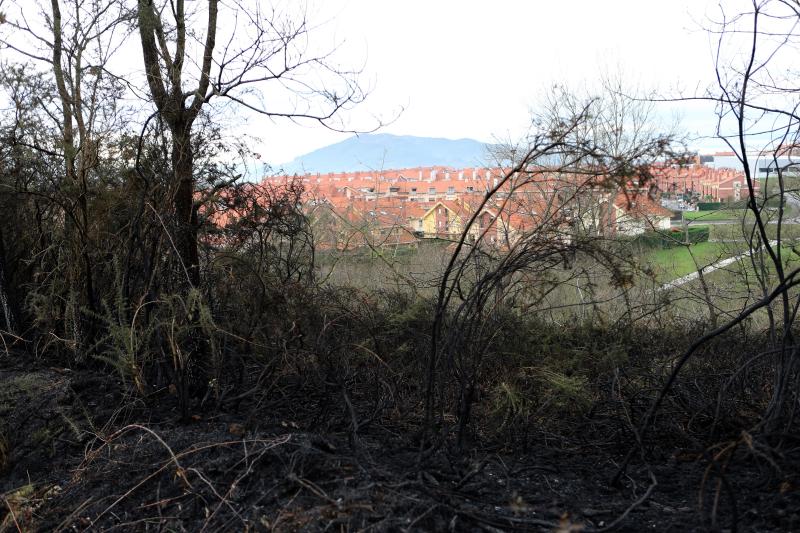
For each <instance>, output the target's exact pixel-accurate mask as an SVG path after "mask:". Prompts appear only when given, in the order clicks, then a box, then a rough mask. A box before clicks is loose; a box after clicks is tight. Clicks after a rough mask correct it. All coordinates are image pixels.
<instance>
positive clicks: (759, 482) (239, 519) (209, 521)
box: [0, 366, 800, 532]
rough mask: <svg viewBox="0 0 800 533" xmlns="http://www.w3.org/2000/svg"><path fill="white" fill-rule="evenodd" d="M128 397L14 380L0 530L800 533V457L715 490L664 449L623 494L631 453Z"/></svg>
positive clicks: (88, 384)
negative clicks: (614, 483) (621, 474)
mask: <svg viewBox="0 0 800 533" xmlns="http://www.w3.org/2000/svg"><path fill="white" fill-rule="evenodd" d="M124 391H125V387H123V386H122V384H121V383H120V382H119V380H117V379H114V378H112V377H107V376H104V375H102V376H101V375H97V374H92V373H88V372H76V371H69V370H65V369H57V368H47V367H42V368H40V369H38V370H35V371H31V370H24V371H23V370H21V369H15V368H13V367H8V366H6V367H5V368H2V369H0V439H2V440H0V460H1V461H0V464H2V465H3V468H4V471H3V475H2V478H0V495H2V504H3V505H2V510H0V531H67V530H68V531H84V530H91V531H112V530H124V531H131V530H133V531H145V530H146V531H359V530H371V531H487V532H498V531H564V532H566V531H596V530H602V529H603V528H605V527H608V526H609V525H612V526H613V529H614V530H617V531H676V532H677V531H680V532H685V531H709V530H721V531H726V530H729V531H733V530H738V531H760V532H761V531H798V530H800V469H798V468H797V465H800V457H797V456H793V455H792V454H783V455H780V454H772V455H770V454H766V453H763V452H758V450H756V449H755V448H751V449H749V450H748V446H746V445H740V446H739V447H738V449H739V450H741V452H740V453H738V455H736V456H735V457H733V459H732V460H731V461H730V462H729V463H728V464H727V466H726V467H725V468H726V470H725V475H724V476H722V477H720V476H716V475H713V473H710V474H709V475H708V476H707V477H706V483H705V487H706V490H703V491H701V490H700V488H701V485H702V482H703V479H704V474H705V473H706V472H708V470H707V466H708V462H707V458H708V457H709V455H708V453H706V454H703V453H702V450H701V451H695V450H690V449H681V450H671V449H670V447H669V446H668V440H669V439H667V438H666V437H667V436H663V438H662V439H660V440H662V441H663V442H662V445H661V446H660V447H659V448H655V449H653V450H651V453H650V454H649V455H648V460H647V463H648V464H645V463H644V462H643V461H640V462H639V463H634V464H632V465H631V467H630V468H629V469H628V475H627V476H625V478H624V479H623V481H624V483H623V487H621V488H613V487H611V486H610V484H609V480H610V478H611V477H612V476H613V474H614V472H615V468H616V465H618V464H619V461H620V460H621V457H622V455H623V454H624V453H625V452H626V451H627V449H625V447H624V446H622V447H621V446H619V445H617V446H602V447H601V446H597V445H593V444H592V443H591V439H587V442H585V443H583V444H580V443H578V444H576V441H574V440H573V441H571V442H572V443H571V444H570V445H564V442H565V441H559V440H558V439H549V440H548V439H541V443H540V444H537V445H533V446H528V447H527V449H524V450H523V449H514V448H512V447H510V446H508V445H504V443H503V442H496V443H494V444H493V445H492V446H488V447H483V448H473V449H471V450H470V451H467V452H463V453H460V454H456V453H453V452H452V451H451V450H448V449H447V448H446V447H442V448H440V449H436V450H431V451H428V452H427V453H425V454H423V455H420V453H419V450H420V445H419V443H418V441H417V437H416V435H417V433H416V432H415V431H414V430H413V425H412V424H410V423H409V422H407V421H404V420H402V419H401V418H399V417H393V416H392V413H391V412H387V414H386V415H385V416H383V417H381V419H380V420H375V421H372V422H371V423H367V421H366V420H365V421H363V422H362V423H361V424H360V425H359V429H358V431H357V432H356V433H355V434H354V433H353V431H352V414H353V413H356V416H357V415H358V413H360V412H362V411H361V407H362V406H361V405H360V404H359V401H358V400H357V399H355V398H354V400H353V402H352V404H353V411H352V412H350V415H349V416H348V410H347V409H344V408H343V409H341V412H339V411H337V409H333V408H327V407H326V408H322V407H321V404H322V403H323V402H324V401H325V400H324V399H315V398H311V397H309V396H308V395H303V394H300V393H297V394H296V396H295V397H293V396H291V394H288V393H285V394H283V395H281V397H280V401H275V402H273V403H270V402H269V401H268V399H264V398H260V399H258V400H255V399H253V400H252V401H251V403H249V404H244V403H243V404H241V405H239V406H237V408H236V409H234V408H232V407H228V408H224V409H212V408H208V409H198V410H197V411H198V412H197V414H195V415H193V416H192V418H191V420H190V421H189V422H181V421H180V416H179V412H178V409H177V406H176V402H175V400H174V398H173V397H172V396H171V395H170V394H169V392H168V391H164V392H163V393H161V394H160V395H159V394H154V395H152V396H151V397H149V398H144V399H141V398H134V397H129V396H127V395H126V394H125V392H124ZM273 396H274V395H273ZM364 412H366V410H365V411H364ZM322 417H324V418H326V419H327V420H328V422H327V423H322V422H321V418H322ZM322 428H324V431H323V429H322ZM657 440H659V439H657ZM558 443H560V444H558ZM720 449H722V448H718V449H717V451H719V450H720ZM653 480H655V481H656V482H657V484H656V485H653ZM717 489H719V490H717ZM701 493H702V503H700V500H701V498H700V496H701ZM713 519H716V524H715V523H713V522H712V520H713Z"/></svg>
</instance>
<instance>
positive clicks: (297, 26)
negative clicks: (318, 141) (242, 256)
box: [136, 0, 364, 286]
mask: <svg viewBox="0 0 800 533" xmlns="http://www.w3.org/2000/svg"><path fill="white" fill-rule="evenodd" d="M136 9H137V11H136V12H137V21H138V27H139V35H140V37H141V50H142V57H143V59H144V66H145V73H146V76H147V84H148V87H149V89H150V95H151V97H152V101H153V103H154V104H155V107H156V110H157V113H158V115H159V116H160V117H161V118H162V119H163V121H164V122H165V123H166V124H167V126H168V127H169V130H170V134H171V144H172V148H171V150H172V172H173V176H172V180H173V184H172V187H173V192H172V199H173V210H174V216H175V220H176V236H175V240H176V245H177V248H178V252H179V256H180V259H181V261H182V262H183V265H184V267H185V268H186V271H187V273H188V280H189V282H190V283H191V285H194V286H197V285H198V284H199V282H200V265H199V258H198V251H197V227H198V219H197V208H196V205H195V198H194V194H195V192H196V184H195V176H194V173H193V164H194V154H193V153H192V143H191V135H192V127H193V125H194V123H195V121H196V119H197V117H198V115H199V113H200V111H201V109H203V107H204V106H205V105H207V104H210V103H212V102H213V101H216V100H218V99H227V100H229V101H231V102H234V103H236V104H238V105H239V106H241V107H242V108H244V109H246V110H249V111H252V112H256V113H259V114H263V115H267V116H269V117H273V118H285V119H288V120H313V121H317V122H319V123H321V124H323V125H325V126H327V127H332V128H337V127H339V126H341V125H342V123H341V122H340V118H339V114H340V113H341V112H342V111H344V110H346V109H348V108H349V107H350V106H352V105H353V104H356V103H359V102H360V101H361V100H362V99H363V98H364V94H363V93H362V91H361V89H360V86H359V85H358V83H357V79H356V73H355V72H351V71H346V70H342V69H339V68H338V67H336V66H335V65H334V64H333V63H332V57H331V55H330V54H321V55H316V54H313V53H311V52H309V46H310V30H311V28H310V26H309V23H308V21H307V20H306V18H305V16H304V15H303V13H302V12H299V14H294V13H288V14H284V13H280V12H278V11H275V10H273V11H271V12H267V13H265V12H264V11H263V10H262V7H261V5H260V4H258V3H256V4H255V5H253V6H249V5H245V4H244V3H242V2H238V1H236V2H232V3H220V2H219V1H218V0H208V1H207V2H200V3H197V4H196V5H191V4H190V6H189V11H187V6H186V2H185V1H184V0H176V1H174V2H166V1H163V0H162V1H159V0H138V3H137V8H136ZM201 16H204V17H205V23H204V24H202V25H199V24H198V25H196V24H195V21H196V20H197V19H198V18H199V17H201ZM201 36H202V37H201Z"/></svg>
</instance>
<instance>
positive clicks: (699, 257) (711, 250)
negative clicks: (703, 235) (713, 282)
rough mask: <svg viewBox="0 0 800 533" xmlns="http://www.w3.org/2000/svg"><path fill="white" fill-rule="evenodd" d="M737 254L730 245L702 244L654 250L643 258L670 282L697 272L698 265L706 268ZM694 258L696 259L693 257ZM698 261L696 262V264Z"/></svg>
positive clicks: (718, 243)
mask: <svg viewBox="0 0 800 533" xmlns="http://www.w3.org/2000/svg"><path fill="white" fill-rule="evenodd" d="M736 252H737V249H735V248H732V247H731V246H730V244H726V243H721V242H701V243H697V244H693V245H692V246H690V247H686V246H680V247H677V248H669V249H667V250H653V251H650V252H648V253H646V254H645V255H644V256H643V258H642V259H643V262H645V263H648V264H649V265H650V266H652V267H653V268H654V269H655V270H656V271H657V272H658V273H659V275H660V276H661V277H663V278H664V279H667V280H670V279H674V278H679V277H681V276H685V275H686V274H690V273H692V272H696V271H697V265H700V266H701V267H702V266H705V265H708V264H710V263H714V262H716V261H718V260H720V259H725V258H726V257H730V256H731V255H734V254H735V253H736ZM693 256H694V257H693ZM695 261H696V262H695Z"/></svg>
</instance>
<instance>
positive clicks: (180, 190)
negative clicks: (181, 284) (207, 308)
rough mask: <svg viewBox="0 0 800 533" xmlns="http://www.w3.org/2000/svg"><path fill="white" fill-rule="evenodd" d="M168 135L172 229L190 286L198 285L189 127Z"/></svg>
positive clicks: (195, 219) (198, 265) (198, 262)
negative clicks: (172, 186) (170, 141)
mask: <svg viewBox="0 0 800 533" xmlns="http://www.w3.org/2000/svg"><path fill="white" fill-rule="evenodd" d="M176 130H177V131H173V134H172V168H173V172H174V179H175V195H174V197H173V207H174V209H175V220H176V231H175V233H176V234H175V246H176V248H177V249H178V255H179V256H180V259H181V262H182V263H183V267H184V268H185V269H186V276H187V278H188V281H189V284H190V285H191V286H192V287H197V286H199V285H200V260H199V256H198V252H197V210H196V209H195V208H194V177H193V175H192V166H193V158H194V154H193V153H192V145H191V138H190V135H189V131H190V127H186V128H176Z"/></svg>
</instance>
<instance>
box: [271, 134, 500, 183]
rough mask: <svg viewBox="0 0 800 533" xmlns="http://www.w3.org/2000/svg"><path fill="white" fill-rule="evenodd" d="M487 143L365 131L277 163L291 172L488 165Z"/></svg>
mask: <svg viewBox="0 0 800 533" xmlns="http://www.w3.org/2000/svg"><path fill="white" fill-rule="evenodd" d="M486 149H487V145H486V144H484V143H481V142H478V141H475V140H472V139H458V140H451V139H436V138H430V137H412V136H408V135H403V136H398V135H391V134H388V133H380V134H364V135H359V136H356V137H351V138H349V139H346V140H344V141H342V142H339V143H336V144H332V145H330V146H326V147H324V148H320V149H319V150H314V151H313V152H309V153H307V154H305V155H302V156H300V157H298V158H296V159H294V160H293V161H290V162H289V163H286V164H284V165H278V166H277V169H281V168H282V169H283V170H284V171H285V172H286V173H288V174H294V173H298V174H303V173H306V172H310V173H316V172H346V171H353V170H376V169H397V168H411V167H429V166H450V167H473V166H483V165H485V164H487V159H488V158H487V151H486Z"/></svg>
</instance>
